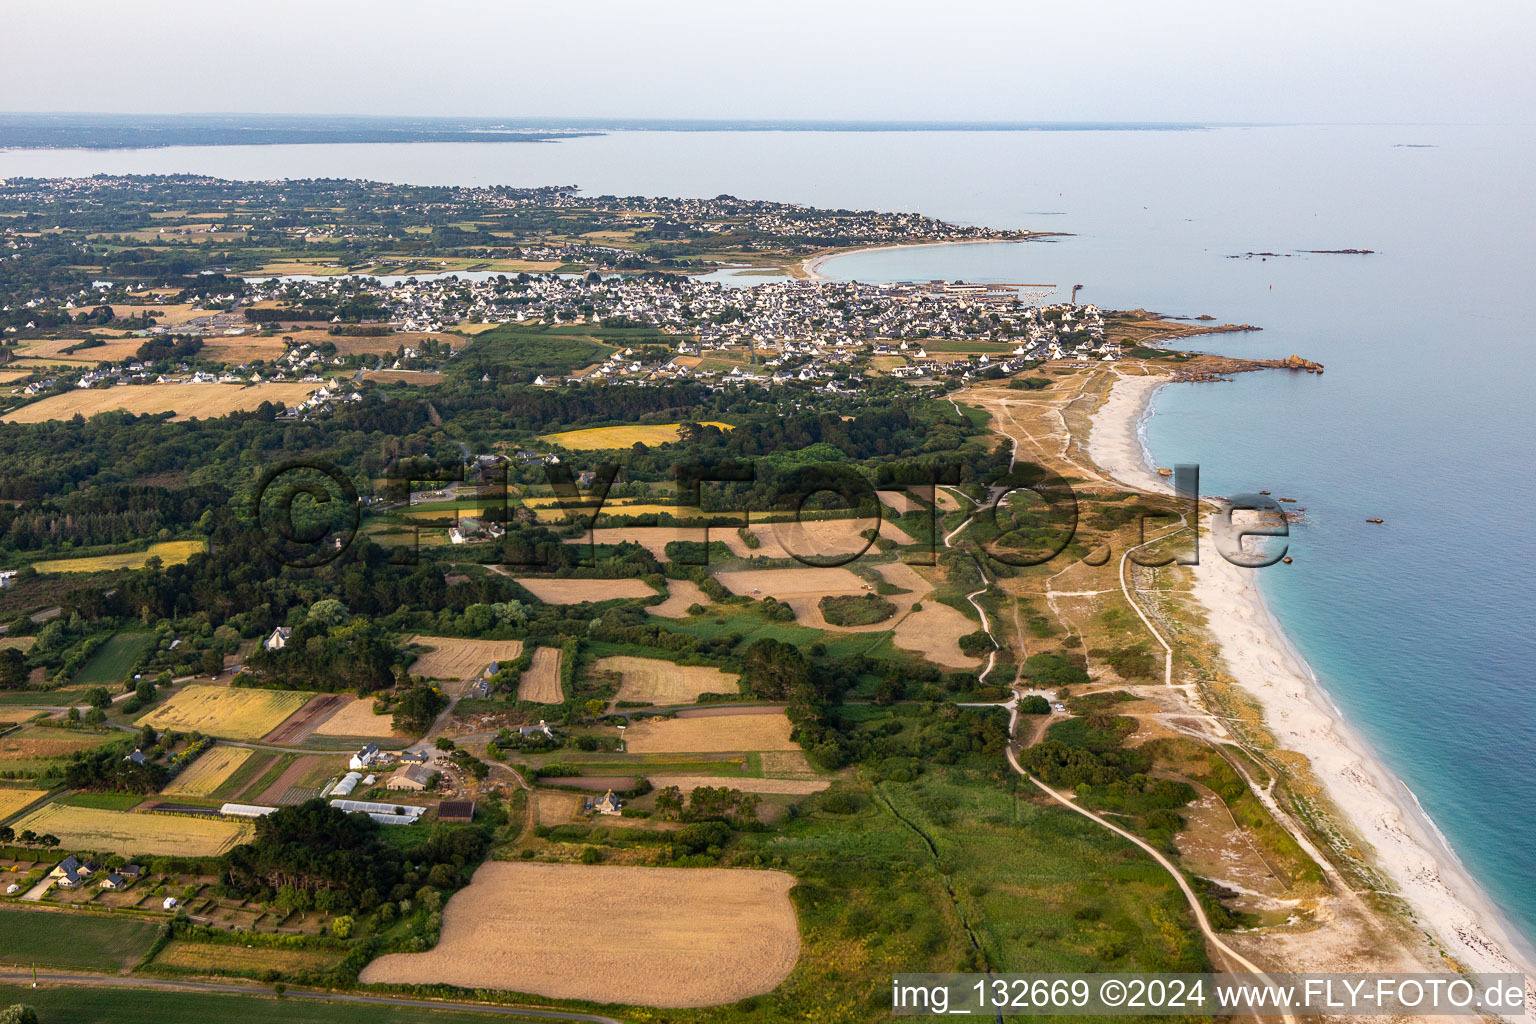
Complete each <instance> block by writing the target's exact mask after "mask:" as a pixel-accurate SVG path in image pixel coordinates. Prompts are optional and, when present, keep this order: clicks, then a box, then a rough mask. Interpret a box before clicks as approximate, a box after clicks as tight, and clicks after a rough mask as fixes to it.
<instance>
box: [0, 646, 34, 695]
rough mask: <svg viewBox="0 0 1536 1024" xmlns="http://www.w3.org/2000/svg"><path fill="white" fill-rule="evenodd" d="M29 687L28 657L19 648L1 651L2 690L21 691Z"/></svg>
mask: <svg viewBox="0 0 1536 1024" xmlns="http://www.w3.org/2000/svg"><path fill="white" fill-rule="evenodd" d="M26 685H27V656H26V655H25V654H23V653H22V652H21V650H20V649H19V648H16V647H7V648H6V649H5V650H3V651H0V690H19V689H21V688H22V687H24V686H26Z"/></svg>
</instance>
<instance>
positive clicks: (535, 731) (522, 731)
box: [517, 718, 555, 740]
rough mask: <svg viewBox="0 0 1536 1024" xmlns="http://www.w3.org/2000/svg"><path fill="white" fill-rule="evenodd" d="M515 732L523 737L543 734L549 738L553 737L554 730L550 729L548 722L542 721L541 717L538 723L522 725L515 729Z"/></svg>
mask: <svg viewBox="0 0 1536 1024" xmlns="http://www.w3.org/2000/svg"><path fill="white" fill-rule="evenodd" d="M517 734H518V735H519V736H521V737H522V738H523V739H528V738H529V737H530V736H543V737H545V738H546V739H551V740H552V739H554V738H555V731H554V730H553V729H551V728H550V727H549V723H548V722H546V721H544V720H543V719H542V718H541V719H539V724H538V725H525V726H522V727H521V728H519V729H518V730H517Z"/></svg>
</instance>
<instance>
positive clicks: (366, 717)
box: [314, 697, 404, 738]
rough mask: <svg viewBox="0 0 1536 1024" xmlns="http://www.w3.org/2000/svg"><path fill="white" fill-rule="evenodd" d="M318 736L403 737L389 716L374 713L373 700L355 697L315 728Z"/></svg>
mask: <svg viewBox="0 0 1536 1024" xmlns="http://www.w3.org/2000/svg"><path fill="white" fill-rule="evenodd" d="M314 735H316V736H362V737H375V738H376V737H380V736H403V735H404V734H403V733H398V732H395V727H394V724H393V719H392V717H391V716H389V715H376V714H374V713H373V700H372V698H363V697H353V698H352V699H351V700H349V701H348V702H347V703H346V704H344V705H342V708H341V710H340V711H337V712H336V713H335V714H334V715H332V716H331V717H330V718H327V719H326V720H325V721H323V722H321V723H320V724H319V725H318V726H316V727H315V731H314Z"/></svg>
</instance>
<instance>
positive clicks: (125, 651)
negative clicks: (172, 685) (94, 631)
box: [70, 633, 155, 689]
mask: <svg viewBox="0 0 1536 1024" xmlns="http://www.w3.org/2000/svg"><path fill="white" fill-rule="evenodd" d="M154 639H155V637H154V634H152V633H119V634H117V635H116V636H114V637H112V638H111V639H110V640H108V641H107V642H106V643H104V644H102V645H101V646H100V647H98V648H97V649H96V653H95V654H93V655H91V658H90V660H89V661H87V662H86V663H85V664H84V665H82V666H81V667H80V671H79V672H76V673H75V678H74V679H72V680H71V681H70V682H71V684H72V685H74V686H105V687H107V688H108V689H115V688H116V687H118V686H120V685H122V682H123V680H124V679H126V678H128V673H129V672H130V671H132V670H133V663H134V662H135V661H137V660H138V658H139V655H140V654H142V653H143V652H144V648H146V647H148V646H149V645H150V644H151V643H153V642H154Z"/></svg>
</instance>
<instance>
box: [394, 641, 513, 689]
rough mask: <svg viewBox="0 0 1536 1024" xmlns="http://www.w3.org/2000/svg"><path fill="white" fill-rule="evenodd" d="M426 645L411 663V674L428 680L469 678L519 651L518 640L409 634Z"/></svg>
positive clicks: (510, 657) (419, 642)
mask: <svg viewBox="0 0 1536 1024" xmlns="http://www.w3.org/2000/svg"><path fill="white" fill-rule="evenodd" d="M411 643H415V644H421V645H422V646H424V647H427V648H429V650H428V651H427V653H425V654H423V655H422V656H421V657H419V658H417V659H416V660H415V661H414V662H413V663H412V664H411V674H412V675H418V676H425V677H426V678H428V679H473V678H475V677H476V676H478V675H479V674H480V673H481V672H483V671H485V669H486V667H487V666H489V665H490V663H491V662H493V661H512V660H513V659H515V658H516V657H517V656H518V655H520V654H522V653H523V642H522V641H521V640H464V639H461V638H459V637H453V636H413V637H411Z"/></svg>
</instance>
